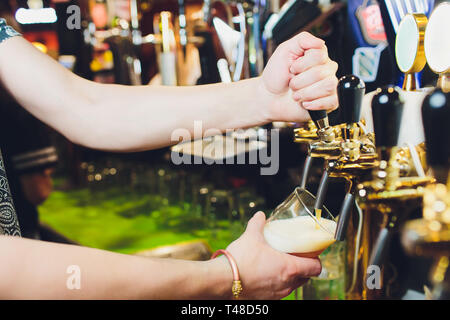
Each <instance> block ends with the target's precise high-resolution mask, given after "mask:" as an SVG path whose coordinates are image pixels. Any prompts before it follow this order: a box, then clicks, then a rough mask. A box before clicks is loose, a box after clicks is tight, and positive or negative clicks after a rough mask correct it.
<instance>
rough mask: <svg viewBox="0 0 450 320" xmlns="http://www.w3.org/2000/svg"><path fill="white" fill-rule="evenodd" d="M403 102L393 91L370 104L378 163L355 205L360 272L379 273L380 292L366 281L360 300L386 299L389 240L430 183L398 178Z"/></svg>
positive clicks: (417, 178)
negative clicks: (359, 213)
mask: <svg viewBox="0 0 450 320" xmlns="http://www.w3.org/2000/svg"><path fill="white" fill-rule="evenodd" d="M402 113H403V101H402V98H401V96H400V90H399V89H398V88H397V87H393V86H387V87H384V88H383V89H378V90H377V93H376V94H375V96H374V97H373V100H372V116H373V123H374V131H375V141H376V146H377V153H378V160H377V163H376V165H375V167H374V168H373V169H372V170H371V173H372V175H371V176H372V177H371V179H370V180H368V181H365V182H363V183H360V184H359V185H358V186H357V201H358V203H359V205H360V206H361V209H362V210H363V215H364V224H363V234H362V248H361V249H362V250H361V251H362V255H361V258H360V259H361V261H360V264H361V265H360V271H361V272H363V273H364V274H365V273H366V272H368V271H369V270H372V269H373V268H378V270H379V272H380V276H381V279H380V284H381V288H370V287H368V285H367V279H365V280H366V281H364V280H363V279H360V281H359V286H360V287H359V289H357V290H356V291H358V290H360V291H359V292H353V294H354V295H356V296H358V295H359V296H360V297H361V298H363V299H378V298H386V292H387V288H386V283H385V282H386V281H385V279H384V278H385V275H386V273H385V271H386V270H385V269H384V268H383V266H384V263H385V260H386V257H387V252H388V249H389V247H390V242H391V239H392V236H393V234H394V233H395V232H397V231H398V229H399V226H400V225H401V224H402V223H403V222H404V221H405V220H406V219H407V218H408V215H409V214H410V213H411V212H412V211H413V209H414V208H418V207H420V206H421V199H422V195H423V192H424V187H425V186H426V185H427V184H429V183H431V182H433V179H432V178H430V177H426V176H425V177H422V176H402V175H401V165H400V162H399V159H401V158H402V157H399V156H398V154H399V152H400V151H401V150H400V148H398V147H397V140H398V136H399V131H400V123H401V118H402Z"/></svg>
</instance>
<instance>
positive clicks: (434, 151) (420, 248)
mask: <svg viewBox="0 0 450 320" xmlns="http://www.w3.org/2000/svg"><path fill="white" fill-rule="evenodd" d="M400 91H401V90H400V89H399V88H397V87H394V86H387V87H383V88H380V89H378V90H377V91H376V93H375V95H374V96H373V99H372V105H371V107H372V117H373V123H374V132H367V129H366V126H365V122H364V120H361V119H360V115H361V104H362V98H363V95H364V92H365V86H364V83H363V82H362V81H361V80H359V79H358V78H357V77H356V76H354V75H349V76H344V77H342V78H341V79H339V84H338V97H339V105H340V123H334V124H332V125H330V123H329V120H328V116H327V114H326V113H325V112H322V111H313V112H311V118H312V119H313V121H312V122H310V123H308V124H307V125H306V126H305V127H303V128H298V129H295V141H296V142H299V143H308V144H309V148H308V156H307V159H306V161H305V165H304V169H303V174H302V178H301V183H300V186H301V187H302V188H306V185H307V181H308V176H309V171H310V168H311V163H312V161H313V159H314V158H322V159H324V160H325V165H324V169H323V175H322V178H321V180H320V183H319V187H318V191H317V195H316V200H315V205H314V209H315V210H316V211H317V210H321V209H322V206H323V203H324V200H325V198H326V192H327V186H328V183H329V180H330V178H337V179H344V180H345V181H346V182H347V190H346V195H345V197H344V200H343V202H342V205H341V208H340V211H339V215H338V222H337V229H336V233H335V238H336V240H338V241H343V240H345V239H347V240H348V246H349V252H351V251H354V252H355V255H351V254H349V255H348V260H347V264H348V266H347V268H348V269H349V271H350V276H349V277H348V279H349V281H348V284H347V285H348V292H347V298H350V299H355V298H363V299H371V298H383V297H385V290H383V288H381V289H375V290H368V289H367V288H366V284H365V275H366V271H367V269H368V268H369V266H378V267H380V269H381V271H383V266H384V263H385V259H386V257H387V255H386V253H387V250H388V249H389V243H390V239H391V238H392V235H393V234H394V233H395V232H397V231H398V230H399V227H400V226H402V225H403V224H404V222H405V220H407V218H408V215H409V214H410V213H411V212H412V210H413V208H417V207H420V206H421V205H422V203H423V204H424V219H422V220H419V221H414V222H408V223H407V224H406V230H407V231H405V236H404V239H406V240H404V242H405V243H406V247H407V248H408V250H409V251H410V252H413V253H417V254H424V255H426V254H429V255H430V254H442V256H443V257H444V258H443V259H444V260H443V261H444V262H442V261H441V260H439V261H440V267H441V269H442V264H445V263H447V265H448V253H449V251H448V250H449V240H450V238H449V229H448V227H449V226H450V224H449V222H450V207H449V202H450V198H449V191H448V190H447V189H448V186H446V183H447V174H448V169H449V167H448V165H449V164H448V154H449V151H450V148H449V143H448V141H449V136H448V129H447V128H448V121H449V120H450V101H449V100H450V96H449V94H448V93H444V92H443V91H442V90H440V89H435V90H434V91H433V92H432V93H430V94H429V96H427V98H426V99H425V100H424V102H423V106H422V114H423V125H424V130H425V134H426V143H425V147H426V156H427V160H428V162H427V165H428V166H429V167H430V169H431V171H429V173H428V174H427V175H425V176H423V175H418V173H417V171H419V170H417V169H416V168H415V167H414V164H413V161H412V160H411V158H412V156H411V153H415V155H416V156H417V155H418V154H419V153H421V154H422V158H423V153H424V150H423V148H424V145H418V146H416V147H415V148H414V149H415V150H410V149H409V148H408V147H398V146H397V140H398V136H399V129H400V124H401V119H402V113H403V108H404V106H403V99H402V93H401V92H400ZM419 158H420V156H419ZM422 160H424V159H422ZM422 162H424V161H422ZM422 165H423V166H425V164H422ZM431 172H432V173H431ZM436 203H437V204H436ZM353 208H355V210H352V209H353ZM357 210H362V215H360V219H359V220H360V221H359V223H355V222H354V220H355V219H352V212H353V211H357ZM356 220H358V219H356ZM361 220H362V221H361ZM438 223H439V224H438ZM358 224H360V226H359V227H358V226H357V225H358ZM433 227H434V228H435V229H436V230H437V229H439V231H432V230H433ZM433 232H434V233H433ZM436 232H437V233H436ZM431 234H433V235H434V237H433V236H431ZM358 235H359V236H358ZM419 235H420V236H419ZM417 238H420V241H419V240H418V239H417ZM431 238H432V240H431ZM425 239H426V240H425ZM436 241H437V242H438V243H436ZM433 245H434V246H435V247H433V249H434V251H433V250H431V249H430V250H427V249H428V247H432V246H433ZM439 250H441V251H439ZM441 269H439V272H441V273H442V270H441ZM446 272H447V275H446V276H447V278H448V270H447V271H446ZM352 273H353V275H352ZM381 274H383V272H382V273H381ZM447 282H448V279H447ZM447 285H448V284H447ZM447 289H448V288H447ZM446 292H447V294H448V291H446ZM437 296H438V295H436V296H435V297H437Z"/></svg>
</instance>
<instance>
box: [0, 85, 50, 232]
mask: <svg viewBox="0 0 450 320" xmlns="http://www.w3.org/2000/svg"><path fill="white" fill-rule="evenodd" d="M0 148H1V150H2V152H3V158H4V166H5V168H6V172H7V176H8V180H9V186H10V190H11V194H12V198H13V202H14V205H15V208H16V213H17V217H18V220H19V225H20V229H21V233H22V236H23V237H26V238H39V219H38V211H37V208H36V206H35V205H34V204H32V203H30V202H29V201H28V199H27V198H26V197H25V194H24V191H23V188H22V184H21V182H20V177H21V176H22V175H24V174H33V173H40V172H42V171H44V170H45V169H46V168H49V167H53V166H55V165H56V163H57V160H58V156H57V154H56V150H55V148H54V147H53V146H52V144H51V141H50V138H49V135H48V131H47V127H46V126H45V125H44V124H43V123H42V122H40V121H39V120H37V119H36V118H34V117H33V116H32V115H31V114H29V113H28V112H27V111H26V110H25V109H23V108H22V107H21V106H20V105H19V104H17V103H16V102H15V101H14V100H13V99H12V98H11V97H10V96H9V95H7V94H6V93H5V92H4V91H3V92H1V93H0Z"/></svg>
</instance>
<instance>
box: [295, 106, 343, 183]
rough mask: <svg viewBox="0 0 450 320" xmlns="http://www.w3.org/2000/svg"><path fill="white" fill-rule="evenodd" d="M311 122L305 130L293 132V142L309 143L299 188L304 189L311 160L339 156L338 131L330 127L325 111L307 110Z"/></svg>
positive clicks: (298, 129) (299, 129) (334, 127)
mask: <svg viewBox="0 0 450 320" xmlns="http://www.w3.org/2000/svg"><path fill="white" fill-rule="evenodd" d="M308 112H309V116H310V117H311V120H312V122H309V123H307V127H306V128H297V129H295V130H294V142H297V143H309V146H308V155H307V157H306V159H305V164H304V167H303V172H302V176H301V183H300V187H301V188H302V189H305V187H306V182H307V179H308V176H309V171H310V169H311V167H312V162H313V158H327V157H329V156H337V155H339V153H340V151H339V139H340V134H339V130H336V127H337V126H330V122H329V119H328V115H327V112H326V111H325V110H308Z"/></svg>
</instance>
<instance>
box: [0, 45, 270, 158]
mask: <svg viewBox="0 0 450 320" xmlns="http://www.w3.org/2000/svg"><path fill="white" fill-rule="evenodd" d="M0 66H1V67H0V78H1V80H2V82H3V84H4V85H5V87H6V88H7V89H8V90H9V91H10V92H11V93H12V94H13V96H14V97H15V98H16V99H17V100H18V102H19V103H20V104H21V105H22V106H23V107H25V108H26V109H27V110H28V111H29V112H31V113H32V114H33V115H35V116H36V117H38V118H39V119H41V120H42V121H44V122H46V123H47V124H48V125H50V126H52V127H54V128H55V129H56V130H58V131H60V132H61V133H62V134H64V135H65V136H66V137H68V138H69V139H70V140H72V141H74V142H76V143H79V144H82V145H85V146H88V147H92V148H97V149H104V150H112V151H138V150H145V149H152V148H158V147H162V146H167V145H170V144H173V143H174V141H171V134H172V132H173V131H174V130H175V129H179V128H183V129H188V130H189V131H190V132H191V134H193V127H194V121H201V122H202V129H203V131H205V130H207V129H209V128H216V129H219V130H221V131H224V130H226V129H231V128H242V127H250V126H254V125H258V124H262V123H265V122H267V121H268V120H269V119H268V118H269V117H268V115H267V114H266V113H265V111H264V110H266V109H267V108H266V106H267V105H268V104H269V103H270V95H268V93H267V92H265V91H264V89H263V86H262V82H261V80H260V78H256V79H252V80H246V81H242V82H240V83H239V84H236V83H233V84H216V85H206V86H195V87H149V86H139V87H130V86H121V85H103V84H99V83H94V82H91V81H87V80H85V79H82V78H80V77H78V76H76V75H74V74H73V73H71V72H69V71H67V70H65V69H64V68H63V67H61V66H60V65H59V64H58V63H57V62H55V61H53V60H52V59H50V58H49V57H47V56H46V55H44V54H42V53H41V52H39V51H38V50H36V49H34V48H33V46H32V45H31V44H29V43H28V42H27V41H26V40H24V39H23V38H21V37H15V38H12V39H9V40H7V41H5V42H4V43H2V45H0Z"/></svg>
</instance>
